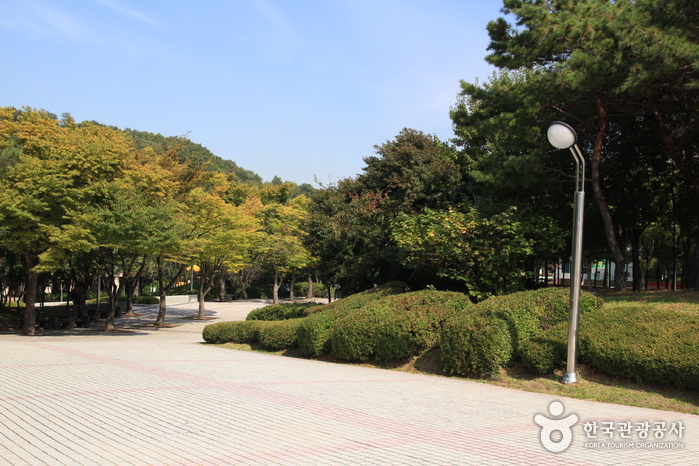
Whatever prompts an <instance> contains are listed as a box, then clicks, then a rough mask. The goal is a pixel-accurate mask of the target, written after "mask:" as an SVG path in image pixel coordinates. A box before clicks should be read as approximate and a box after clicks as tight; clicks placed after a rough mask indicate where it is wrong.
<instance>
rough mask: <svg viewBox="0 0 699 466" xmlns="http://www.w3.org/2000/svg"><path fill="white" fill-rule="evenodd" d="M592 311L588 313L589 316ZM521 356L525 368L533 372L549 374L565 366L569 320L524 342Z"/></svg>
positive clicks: (521, 347)
mask: <svg viewBox="0 0 699 466" xmlns="http://www.w3.org/2000/svg"><path fill="white" fill-rule="evenodd" d="M590 315H591V313H587V314H586V316H587V317H586V318H588V317H589V316H590ZM520 357H521V360H522V365H523V366H524V368H525V369H527V370H528V371H529V372H531V373H533V374H547V373H550V372H551V371H552V370H553V369H556V368H559V367H565V365H566V362H567V361H566V359H567V358H568V322H563V323H560V324H558V325H555V326H553V327H551V328H550V329H548V330H546V331H544V332H542V333H541V334H540V335H537V336H535V337H534V338H532V339H530V340H527V341H525V342H522V345H521V346H520Z"/></svg>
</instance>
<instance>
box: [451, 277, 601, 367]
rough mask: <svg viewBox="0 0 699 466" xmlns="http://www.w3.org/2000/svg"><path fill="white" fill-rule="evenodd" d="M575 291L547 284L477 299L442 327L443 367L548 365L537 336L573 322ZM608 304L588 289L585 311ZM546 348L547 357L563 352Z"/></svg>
mask: <svg viewBox="0 0 699 466" xmlns="http://www.w3.org/2000/svg"><path fill="white" fill-rule="evenodd" d="M569 293H570V291H569V289H567V288H542V289H539V290H534V291H523V292H519V293H513V294H510V295H506V296H494V297H492V298H490V299H487V300H485V301H482V302H480V303H478V304H477V305H475V306H474V307H473V310H472V312H471V313H468V314H462V315H456V316H453V317H452V318H451V319H449V320H447V321H446V322H445V324H444V327H443V331H442V340H441V349H442V366H443V369H444V370H445V371H446V372H450V373H455V374H460V375H469V374H472V373H474V374H477V375H485V374H489V373H493V372H495V371H497V370H499V369H500V368H502V367H505V366H508V365H510V364H512V363H513V362H515V361H517V360H522V362H523V363H524V364H525V365H526V366H527V367H531V366H537V364H538V365H539V366H544V365H545V364H544V363H542V362H540V361H538V360H537V359H536V358H537V357H538V358H539V359H541V358H542V357H543V356H541V355H539V354H538V353H536V350H537V349H540V348H539V347H536V346H535V344H534V343H532V341H534V342H538V341H539V339H540V338H541V336H542V334H543V333H544V332H546V331H547V330H549V329H552V328H557V326H561V325H563V324H565V323H566V322H567V320H568V313H569V301H570V294H569ZM602 304H603V302H602V300H601V299H599V298H597V297H595V296H594V295H592V294H590V293H586V292H583V293H582V296H581V299H580V313H581V314H586V313H588V312H590V311H593V310H596V309H600V308H601V306H602ZM566 328H567V327H566ZM556 349H557V347H556ZM525 350H527V351H526V354H525ZM545 350H546V352H545V355H546V356H547V357H548V359H547V360H546V361H547V363H548V362H549V360H556V358H557V357H558V356H559V354H558V353H555V354H549V353H551V350H552V347H550V346H546V347H545ZM563 357H564V359H565V350H564V356H563Z"/></svg>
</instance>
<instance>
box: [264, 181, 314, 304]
mask: <svg viewBox="0 0 699 466" xmlns="http://www.w3.org/2000/svg"><path fill="white" fill-rule="evenodd" d="M279 187H280V188H281V189H280V190H279V191H278V192H279V193H281V194H277V195H272V196H268V197H267V199H268V200H271V201H273V202H271V203H269V204H267V205H265V206H264V207H263V208H262V209H261V211H260V213H259V218H260V222H261V224H262V232H263V235H262V237H261V239H260V242H259V246H258V250H259V260H260V261H261V262H262V263H263V264H265V265H267V266H268V267H270V268H271V269H272V274H273V277H274V283H273V285H272V299H273V301H274V303H275V304H276V303H278V302H279V288H280V286H281V282H280V278H281V274H282V273H290V274H291V286H290V289H293V285H294V284H293V280H294V277H295V274H296V272H297V271H298V270H299V269H302V268H304V267H306V265H307V264H308V262H309V260H310V253H309V251H308V250H307V249H306V248H305V247H304V244H303V236H304V231H303V230H302V225H303V221H304V219H305V217H306V215H307V212H308V205H309V200H308V198H306V196H304V195H301V196H298V197H295V198H293V199H289V200H288V201H287V202H286V203H285V204H281V203H279V202H274V201H283V200H284V199H285V198H286V197H285V193H286V191H287V186H285V185H284V184H280V185H279ZM291 193H293V190H291V191H290V192H289V196H291ZM263 202H264V201H263ZM292 293H293V292H292ZM290 297H293V294H291V295H290Z"/></svg>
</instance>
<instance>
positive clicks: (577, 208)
mask: <svg viewBox="0 0 699 466" xmlns="http://www.w3.org/2000/svg"><path fill="white" fill-rule="evenodd" d="M570 151H571V152H572V153H573V156H574V157H575V164H576V173H575V175H576V176H575V188H576V192H575V195H574V204H573V252H572V257H571V261H572V262H571V268H570V315H569V320H568V359H567V364H566V374H565V376H564V377H563V381H562V382H563V383H564V384H570V383H575V382H576V381H577V366H578V364H577V351H578V316H579V314H580V285H581V281H582V239H583V218H584V213H585V158H584V157H583V156H582V153H581V152H580V149H579V148H578V146H577V145H575V146H573V147H571V148H570Z"/></svg>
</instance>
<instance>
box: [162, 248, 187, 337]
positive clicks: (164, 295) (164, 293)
mask: <svg viewBox="0 0 699 466" xmlns="http://www.w3.org/2000/svg"><path fill="white" fill-rule="evenodd" d="M155 261H156V263H157V264H158V287H159V290H160V293H159V296H160V305H159V306H158V317H156V319H155V326H156V327H164V326H165V312H166V311H167V292H168V291H170V290H171V289H172V287H173V286H174V285H175V283H176V282H177V280H178V279H179V278H180V275H182V272H183V271H184V269H185V265H184V264H182V265H180V268H179V270H178V271H177V273H176V274H175V276H174V277H173V279H172V280H170V283H168V284H167V285H165V276H164V273H163V257H162V256H158V257H157V258H156V260H155Z"/></svg>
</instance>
